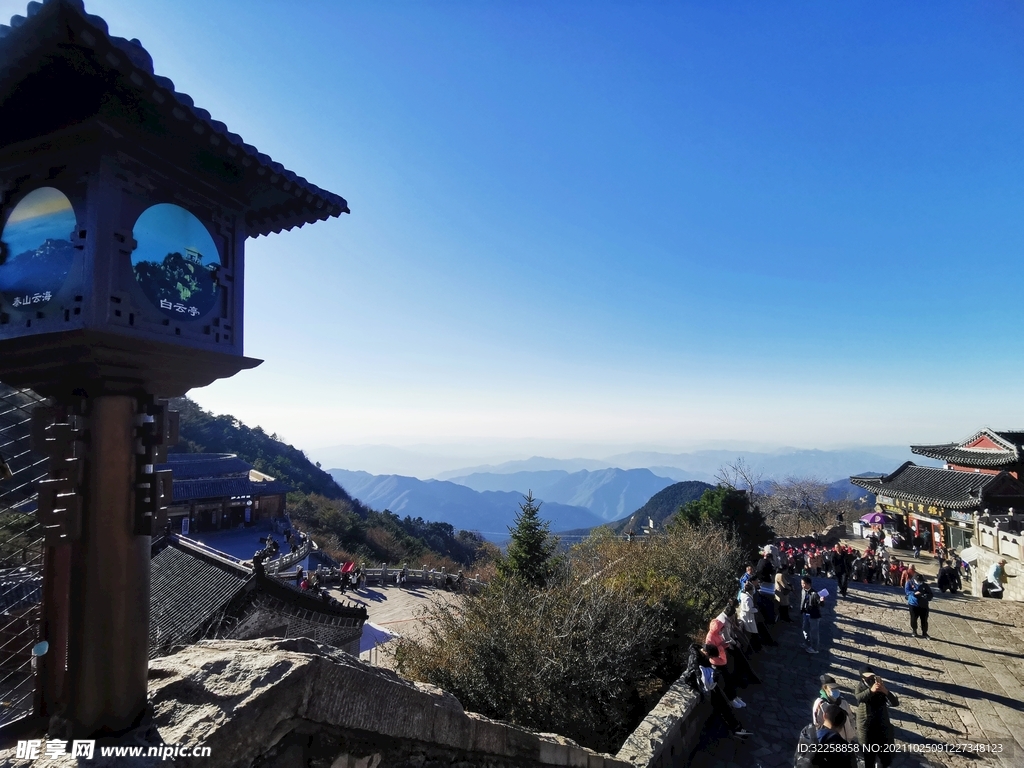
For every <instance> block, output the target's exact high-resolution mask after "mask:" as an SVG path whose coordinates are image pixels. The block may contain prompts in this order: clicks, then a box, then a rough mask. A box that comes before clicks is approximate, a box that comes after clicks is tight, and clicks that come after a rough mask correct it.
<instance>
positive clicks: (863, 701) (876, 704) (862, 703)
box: [853, 666, 900, 768]
mask: <svg viewBox="0 0 1024 768" xmlns="http://www.w3.org/2000/svg"><path fill="white" fill-rule="evenodd" d="M853 697H854V698H855V699H856V700H857V740H858V741H860V743H861V745H862V746H866V745H873V744H879V745H884V744H894V743H895V742H896V732H895V730H894V729H893V727H892V721H890V720H889V707H897V706H899V703H900V701H899V699H897V698H896V694H894V693H890V692H889V689H888V688H886V687H885V683H883V682H882V679H881V678H880V677H878V675H876V674H875V670H874V669H872V668H871V667H870V666H865V667H864V668H863V669H862V670H861V671H860V680H858V681H857V685H856V687H855V688H854V691H853ZM863 754H864V766H865V768H875V765H876V764H877V765H880V766H882V768H889V765H891V764H892V754H893V753H891V752H882V751H879V752H872V751H865V752H864V753H863ZM876 761H877V762H876Z"/></svg>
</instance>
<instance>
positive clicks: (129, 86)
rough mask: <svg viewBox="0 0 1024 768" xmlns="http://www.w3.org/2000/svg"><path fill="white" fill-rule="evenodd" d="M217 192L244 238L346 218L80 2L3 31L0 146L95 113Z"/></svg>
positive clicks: (341, 208) (34, 8) (66, 1)
mask: <svg viewBox="0 0 1024 768" xmlns="http://www.w3.org/2000/svg"><path fill="white" fill-rule="evenodd" d="M101 115H102V117H103V119H104V120H105V121H114V122H116V125H117V126H118V128H119V129H121V130H125V129H126V130H128V131H129V132H133V135H135V136H138V137H142V139H143V140H145V141H146V142H147V143H148V145H149V146H150V149H151V151H158V152H159V153H160V155H161V157H163V158H164V159H166V160H168V161H170V162H174V163H175V164H176V165H178V166H179V167H182V168H185V169H186V170H187V171H189V172H190V173H192V174H194V175H196V176H199V177H202V178H205V179H206V180H207V181H208V182H209V183H212V184H213V185H214V186H216V187H219V188H221V189H223V190H224V191H225V192H227V193H228V194H229V195H231V196H232V199H234V200H236V201H238V202H239V204H240V205H241V206H242V208H243V209H244V215H245V221H246V226H247V230H248V234H249V235H250V236H258V235H267V234H270V233H271V232H280V231H282V230H287V229H292V228H294V227H298V226H302V225H303V224H310V223H313V222H315V221H322V220H325V219H328V218H331V217H333V216H338V215H339V214H342V213H348V212H349V208H348V203H347V202H346V201H345V199H344V198H342V197H340V196H339V195H336V194H334V193H332V192H328V191H327V190H325V189H321V188H320V187H318V186H316V185H315V184H313V183H311V182H309V181H307V180H306V179H305V178H303V177H302V176H299V175H297V174H296V173H294V172H293V171H290V170H288V169H287V168H285V167H284V166H283V165H281V164H280V163H278V162H275V161H274V160H273V159H271V158H270V157H269V156H268V155H265V154H263V153H262V152H260V151H259V150H258V149H256V147H254V146H252V145H251V144H246V143H245V142H244V141H243V140H242V138H241V137H240V136H239V135H238V134H236V133H232V132H231V131H229V130H228V128H227V126H226V125H224V123H222V122H220V121H218V120H214V119H213V117H212V116H211V115H210V113H209V112H207V111H206V110H205V109H202V108H201V107H197V106H196V104H195V102H194V101H193V100H192V97H190V96H189V95H188V94H187V93H181V92H179V91H178V90H176V89H175V87H174V83H173V82H172V81H171V80H169V79H167V78H166V77H161V76H160V75H157V74H156V73H155V72H154V70H153V59H152V57H151V56H150V55H149V53H148V52H147V51H146V49H145V48H143V47H142V43H140V42H139V41H138V40H126V39H124V38H121V37H114V36H112V35H111V34H110V33H109V31H108V29H107V23H106V22H105V21H104V20H103V19H102V18H100V17H99V16H95V15H92V14H90V13H87V12H86V10H85V6H84V4H83V2H82V0H44V2H30V3H29V4H28V10H27V11H26V15H25V16H14V17H13V18H12V19H11V21H10V25H9V26H7V25H0V146H8V145H13V144H17V143H18V142H20V141H25V140H28V139H32V138H35V137H39V136H46V135H48V134H50V133H53V132H55V131H60V130H64V129H67V128H69V127H72V126H74V125H76V124H79V123H84V122H86V121H89V120H91V119H93V118H96V117H98V116H101Z"/></svg>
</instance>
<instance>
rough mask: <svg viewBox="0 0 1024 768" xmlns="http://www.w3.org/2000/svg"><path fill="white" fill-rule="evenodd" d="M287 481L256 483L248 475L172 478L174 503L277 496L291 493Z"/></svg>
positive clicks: (291, 489)
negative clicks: (197, 478) (188, 478)
mask: <svg viewBox="0 0 1024 768" xmlns="http://www.w3.org/2000/svg"><path fill="white" fill-rule="evenodd" d="M293 490H295V489H294V488H292V487H291V486H290V485H288V484H287V483H282V482H279V481H277V480H268V481H266V482H263V483H256V482H253V481H252V480H250V479H249V478H248V477H217V478H212V479H203V480H178V479H176V478H175V480H174V503H175V504H177V503H179V502H182V501H193V500H198V499H222V498H226V497H236V496H277V495H278V494H283V493H291V492H292V491H293Z"/></svg>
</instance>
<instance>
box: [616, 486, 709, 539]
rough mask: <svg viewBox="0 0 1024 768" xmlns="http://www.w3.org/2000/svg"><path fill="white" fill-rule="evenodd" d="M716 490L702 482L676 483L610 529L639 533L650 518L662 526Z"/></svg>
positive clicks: (618, 531)
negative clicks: (683, 508) (685, 507)
mask: <svg viewBox="0 0 1024 768" xmlns="http://www.w3.org/2000/svg"><path fill="white" fill-rule="evenodd" d="M711 488H714V486H713V485H709V484H708V483H702V482H701V481H700V480H684V481H683V482H681V483H675V484H674V485H670V486H669V487H668V488H665V489H664V490H661V491H659V492H658V493H656V494H654V495H653V496H652V497H651V498H650V500H649V501H648V502H647V503H646V504H644V505H643V506H642V507H640V509H638V510H637V511H636V512H634V513H633V514H632V515H630V516H629V517H627V518H625V519H623V520H618V521H616V522H614V523H611V524H610V526H609V527H610V528H611V529H612V530H613V531H615V532H616V533H622V532H624V531H629V530H632V531H633V532H634V533H639V531H640V528H641V527H642V526H644V525H647V520H648V518H650V519H651V520H653V521H654V524H655V526H657V527H661V525H662V524H663V523H664V522H665V520H667V519H668V518H669V517H671V516H672V515H674V514H675V513H676V512H678V511H679V508H680V507H682V506H684V505H685V504H689V503H690V502H691V501H696V500H697V499H699V498H700V497H701V496H702V495H703V494H704V491H707V490H709V489H711Z"/></svg>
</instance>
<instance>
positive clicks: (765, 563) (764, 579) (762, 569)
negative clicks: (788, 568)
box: [754, 555, 775, 584]
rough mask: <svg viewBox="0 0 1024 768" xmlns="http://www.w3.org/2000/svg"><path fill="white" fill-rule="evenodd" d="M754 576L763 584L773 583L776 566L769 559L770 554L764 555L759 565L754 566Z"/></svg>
mask: <svg viewBox="0 0 1024 768" xmlns="http://www.w3.org/2000/svg"><path fill="white" fill-rule="evenodd" d="M754 578H755V579H757V580H758V581H760V582H761V583H762V584H771V583H772V580H773V579H774V578H775V566H774V565H773V564H772V561H771V560H770V559H769V557H768V555H764V556H762V557H761V559H760V560H758V561H757V565H756V566H754Z"/></svg>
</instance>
